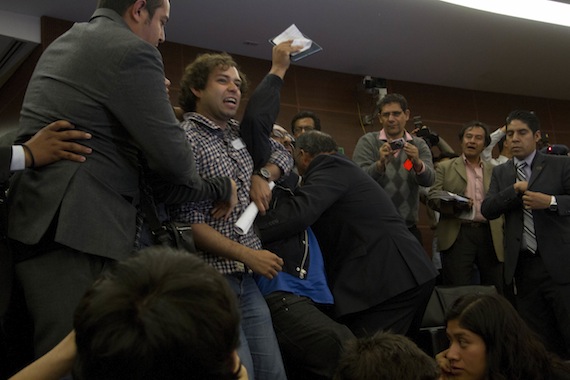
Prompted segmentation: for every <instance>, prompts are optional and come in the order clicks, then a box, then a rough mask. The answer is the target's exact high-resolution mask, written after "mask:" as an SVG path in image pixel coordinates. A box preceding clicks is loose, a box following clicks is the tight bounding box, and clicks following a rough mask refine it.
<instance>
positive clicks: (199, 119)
mask: <svg viewBox="0 0 570 380" xmlns="http://www.w3.org/2000/svg"><path fill="white" fill-rule="evenodd" d="M184 120H186V121H193V122H195V123H197V124H200V125H203V126H205V127H208V128H210V129H215V130H222V128H220V126H219V125H217V124H216V123H214V122H213V121H211V120H210V119H208V118H207V117H205V116H203V115H201V114H199V113H196V112H187V113H185V114H184ZM227 124H228V127H229V128H230V129H236V128H239V122H238V121H237V120H235V119H230V120H228V123H227Z"/></svg>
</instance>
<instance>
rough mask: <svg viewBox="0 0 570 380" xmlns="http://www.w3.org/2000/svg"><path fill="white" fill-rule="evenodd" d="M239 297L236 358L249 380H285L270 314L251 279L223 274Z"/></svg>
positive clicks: (249, 277) (244, 275) (239, 275)
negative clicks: (239, 313) (238, 342)
mask: <svg viewBox="0 0 570 380" xmlns="http://www.w3.org/2000/svg"><path fill="white" fill-rule="evenodd" d="M224 277H226V279H227V280H228V283H229V284H230V287H231V288H232V290H233V291H234V292H235V293H236V296H237V298H238V306H239V308H240V311H241V324H240V334H239V335H240V346H239V348H238V355H239V357H240V359H241V361H242V363H243V365H244V366H245V368H246V369H247V372H248V374H249V378H250V379H255V380H281V379H283V380H286V379H287V376H286V375H285V368H284V367H283V360H282V359H281V352H280V351H279V345H278V344H277V338H276V337H275V332H274V331H273V324H272V323H271V314H270V313H269V308H268V307H267V303H266V302H265V299H264V298H263V296H262V295H261V292H260V291H259V288H258V287H257V284H256V283H255V281H254V280H253V277H252V276H251V275H249V274H243V273H235V274H231V275H225V276H224Z"/></svg>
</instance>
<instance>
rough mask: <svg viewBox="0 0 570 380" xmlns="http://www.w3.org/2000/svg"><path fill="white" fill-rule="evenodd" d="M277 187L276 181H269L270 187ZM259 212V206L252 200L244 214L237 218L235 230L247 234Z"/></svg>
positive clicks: (271, 188) (240, 233)
mask: <svg viewBox="0 0 570 380" xmlns="http://www.w3.org/2000/svg"><path fill="white" fill-rule="evenodd" d="M274 187H275V182H273V181H271V182H269V189H270V190H273V188H274ZM258 212H259V210H258V208H257V206H256V205H255V203H254V202H251V203H250V204H249V205H248V206H247V207H246V208H245V211H244V212H243V214H241V216H240V217H239V219H238V220H237V222H236V224H235V226H234V231H235V232H237V233H238V234H239V235H245V234H247V232H248V231H249V229H250V228H251V226H252V225H253V221H254V220H255V217H256V216H257V213H258Z"/></svg>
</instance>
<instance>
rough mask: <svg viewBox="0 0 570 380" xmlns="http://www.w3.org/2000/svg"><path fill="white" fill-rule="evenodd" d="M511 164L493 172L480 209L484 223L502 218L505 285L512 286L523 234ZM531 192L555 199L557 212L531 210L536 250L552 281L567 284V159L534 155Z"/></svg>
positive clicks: (569, 186) (569, 245)
mask: <svg viewBox="0 0 570 380" xmlns="http://www.w3.org/2000/svg"><path fill="white" fill-rule="evenodd" d="M515 181H516V168H515V166H514V163H513V160H512V159H511V160H509V161H507V162H506V163H504V164H502V165H499V166H497V167H495V168H494V169H493V176H492V178H491V185H490V187H489V192H488V193H487V197H486V198H485V200H484V201H483V205H482V206H481V212H482V213H483V215H484V216H485V217H486V218H487V219H495V218H498V217H500V216H501V215H502V214H504V215H505V281H506V282H507V283H508V284H509V283H511V281H512V279H513V276H514V273H515V269H516V266H517V261H518V257H519V252H520V249H521V239H522V231H523V211H522V199H521V197H520V196H518V195H517V194H516V193H515V190H514V188H513V184H514V183H515ZM528 189H529V190H530V191H536V192H541V193H544V194H549V195H554V196H556V199H557V202H558V211H557V212H553V211H550V210H549V209H544V210H533V212H532V215H533V218H534V228H535V232H536V240H537V244H538V250H539V252H540V255H541V256H542V259H543V261H544V265H545V266H546V269H547V270H548V272H549V273H550V275H551V276H552V279H553V280H554V281H555V282H557V283H560V284H567V283H569V282H570V275H569V274H570V158H568V157H562V156H550V155H544V154H541V153H539V152H537V153H536V156H535V158H534V161H533V163H532V175H531V178H530V180H529V184H528Z"/></svg>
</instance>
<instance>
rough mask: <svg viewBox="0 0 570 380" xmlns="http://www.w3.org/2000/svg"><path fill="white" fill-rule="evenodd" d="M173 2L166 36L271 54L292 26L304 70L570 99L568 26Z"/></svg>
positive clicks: (434, 8) (35, 12)
mask: <svg viewBox="0 0 570 380" xmlns="http://www.w3.org/2000/svg"><path fill="white" fill-rule="evenodd" d="M520 1H521V2H522V1H526V0H520ZM171 3H172V10H171V19H170V22H169V23H168V25H167V30H166V38H167V40H170V41H173V42H179V43H183V44H187V45H193V46H197V47H205V48H208V49H212V50H222V51H227V52H229V53H234V54H241V55H245V56H251V57H256V58H264V59H270V57H271V53H270V52H271V49H270V45H269V43H268V39H270V38H272V37H275V36H276V35H277V34H279V33H280V32H281V31H283V30H284V29H285V28H287V27H288V26H289V25H291V24H293V23H294V24H296V25H297V27H298V28H299V29H300V30H301V31H302V32H303V33H304V34H305V35H307V36H308V37H310V38H311V39H313V40H315V41H316V42H317V43H318V44H320V45H321V46H322V47H323V49H324V50H323V51H322V52H320V53H318V54H315V55H313V56H310V57H308V58H305V59H304V60H302V61H300V62H299V63H297V64H298V65H301V66H307V67H312V68H319V69H324V70H331V71H338V72H343V73H350V74H357V75H362V76H364V75H371V76H373V77H381V78H387V79H395V80H402V81H411V82H419V83H428V84H437V85H442V86H450V87H458V88H466V89H474V90H482V91H491V92H503V93H512V94H522V95H530V96H538V97H546V98H555V99H556V98H557V99H568V100H570V85H569V84H570V71H569V67H570V52H569V46H570V28H566V27H562V26H556V25H550V24H542V23H538V22H533V21H527V20H521V19H515V18H509V17H506V16H500V15H493V14H489V13H485V12H481V11H476V10H470V9H465V8H461V7H458V6H455V5H451V4H448V3H445V2H440V1H438V0H281V1H277V0H241V1H236V0H194V1H188V0H171ZM95 6H96V1H95V0H92V1H86V0H49V1H46V0H17V1H16V0H1V3H0V11H7V12H13V13H19V14H24V15H29V16H37V17H39V16H42V15H47V16H51V17H56V18H61V19H66V20H72V21H85V20H88V18H89V16H90V15H91V14H92V12H93V10H94V8H95ZM246 41H250V42H254V44H251V43H249V44H245V43H244V42H246ZM255 43H257V45H255Z"/></svg>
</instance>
